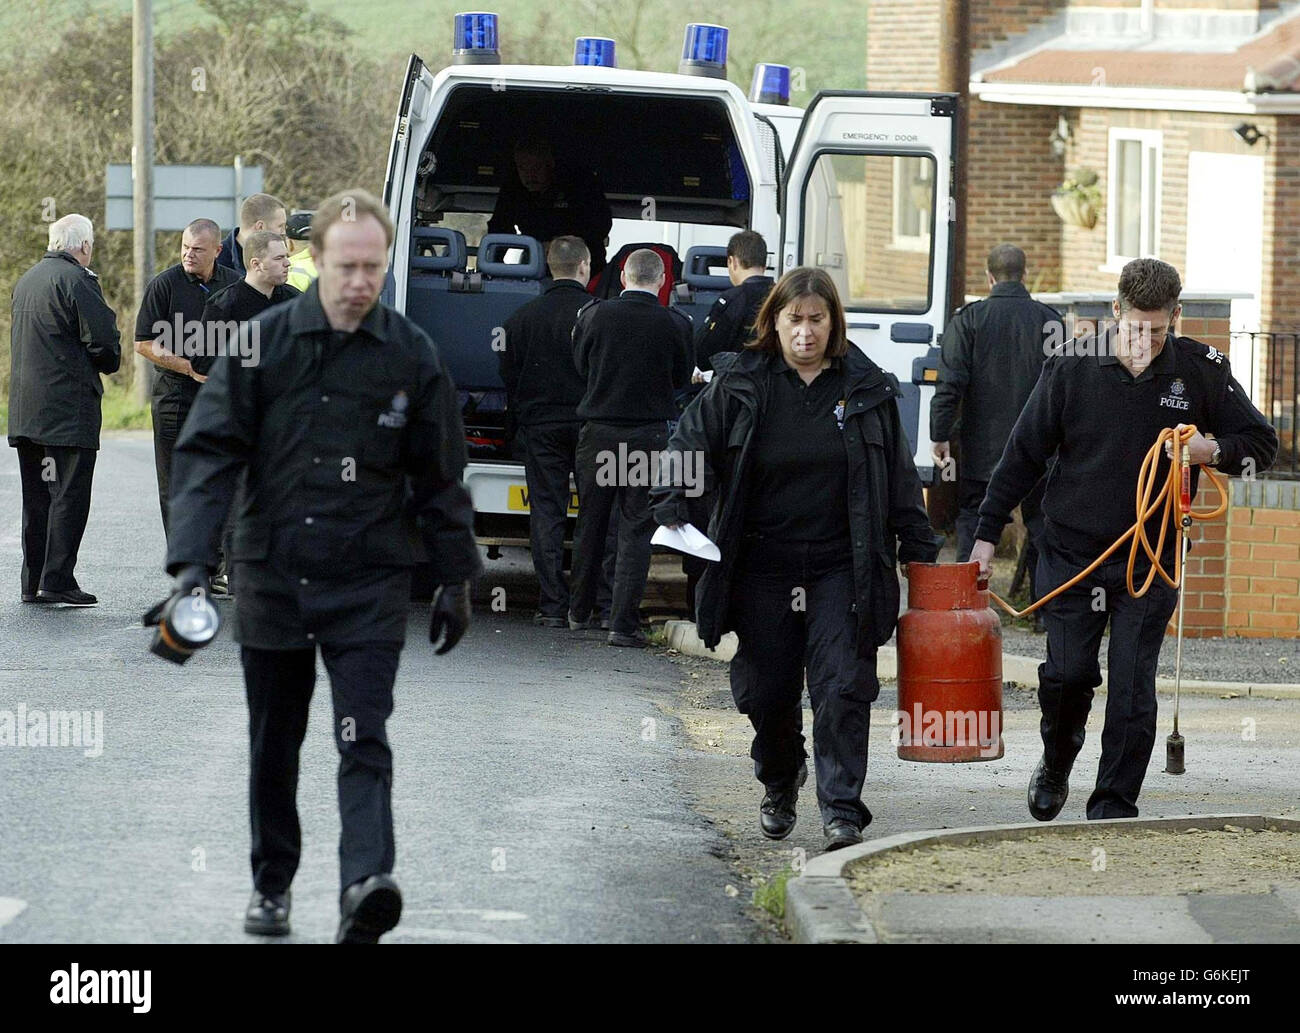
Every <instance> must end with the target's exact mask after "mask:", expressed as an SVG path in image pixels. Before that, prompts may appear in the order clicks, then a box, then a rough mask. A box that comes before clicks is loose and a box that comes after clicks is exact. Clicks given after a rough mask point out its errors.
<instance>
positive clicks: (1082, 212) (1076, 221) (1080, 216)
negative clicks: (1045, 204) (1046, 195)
mask: <svg viewBox="0 0 1300 1033" xmlns="http://www.w3.org/2000/svg"><path fill="white" fill-rule="evenodd" d="M1052 208H1053V210H1054V211H1055V212H1056V214H1057V215H1058V216H1059V217H1060V219H1061V221H1062V222H1067V223H1069V224H1070V225H1071V226H1082V227H1083V228H1084V229H1085V230H1090V229H1092V228H1093V227H1094V226H1096V225H1097V209H1096V208H1095V207H1093V204H1092V202H1091V201H1089V200H1088V199H1087V198H1086V197H1080V196H1079V195H1078V194H1074V193H1069V194H1053V195H1052Z"/></svg>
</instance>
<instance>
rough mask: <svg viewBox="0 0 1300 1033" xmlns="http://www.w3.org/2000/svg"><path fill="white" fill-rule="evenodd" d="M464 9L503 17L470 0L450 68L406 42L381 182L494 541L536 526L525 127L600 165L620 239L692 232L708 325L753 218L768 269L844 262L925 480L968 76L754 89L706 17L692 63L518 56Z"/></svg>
mask: <svg viewBox="0 0 1300 1033" xmlns="http://www.w3.org/2000/svg"><path fill="white" fill-rule="evenodd" d="M465 18H472V19H484V18H495V16H490V15H461V16H457V40H456V47H455V58H454V60H455V61H456V62H457V63H454V64H452V65H451V66H450V67H447V68H445V69H443V70H442V71H440V72H438V73H437V74H434V73H432V72H430V71H429V70H428V69H427V68H426V67H425V65H424V62H423V61H422V60H421V59H420V58H419V57H417V56H414V55H412V57H411V59H410V62H409V65H408V68H407V75H406V79H405V83H404V86H403V89H402V96H401V103H400V107H399V110H398V115H397V119H396V123H395V126H394V131H393V141H392V149H391V152H390V155H389V161H388V169H387V174H386V178H385V183H384V201H385V203H386V204H387V205H388V208H389V210H390V211H391V213H392V217H393V221H394V223H395V224H396V227H397V234H396V238H395V241H394V246H393V257H392V274H391V277H390V283H389V285H388V288H387V289H386V292H385V296H384V300H385V301H387V302H388V303H389V304H391V305H393V306H394V307H395V308H397V309H398V310H399V311H402V312H404V313H406V314H407V315H408V316H409V317H411V318H412V319H414V320H415V321H416V322H418V323H419V324H420V325H421V326H423V327H424V328H425V330H427V331H428V333H429V335H430V336H431V337H432V338H433V340H434V341H435V342H436V343H437V345H438V348H439V351H440V352H441V354H442V355H443V357H444V359H445V361H446V362H447V364H448V366H449V367H450V369H451V372H452V376H453V378H454V379H455V381H456V384H457V387H458V389H459V392H460V398H461V402H462V407H463V409H462V411H463V415H464V420H465V428H466V437H467V442H468V446H469V452H470V463H469V466H468V468H467V469H466V473H465V481H466V484H467V487H468V488H469V491H470V494H471V496H472V498H473V500H474V509H475V513H476V517H475V519H476V528H475V530H476V533H477V534H478V536H479V541H480V543H481V544H484V545H487V546H488V547H489V555H495V554H496V553H497V550H498V549H499V548H500V547H501V546H526V545H527V542H528V533H527V512H528V499H527V490H526V486H525V481H524V472H523V465H522V462H520V461H519V460H517V459H515V458H512V455H511V442H509V441H508V440H506V433H505V426H506V423H505V417H504V411H503V410H504V389H503V387H502V383H501V380H500V377H499V374H498V372H497V365H498V359H499V349H500V347H501V343H502V340H503V334H502V333H501V330H500V328H501V326H502V324H503V322H504V321H505V319H506V317H507V316H508V315H509V314H510V313H511V312H512V311H513V310H514V309H515V308H517V307H518V306H520V305H522V304H524V303H525V302H527V301H529V300H530V299H531V298H534V297H536V296H537V295H538V294H539V293H540V292H541V290H542V280H543V275H544V270H545V259H544V256H543V255H542V254H541V244H540V242H538V241H534V240H531V238H525V239H521V238H518V237H508V238H505V237H500V236H499V235H498V236H487V237H485V236H484V233H485V230H486V225H487V219H488V217H489V216H490V215H491V213H492V211H493V207H494V205H495V203H496V198H497V194H498V191H499V188H500V185H501V183H502V182H503V178H504V177H505V176H507V175H510V174H511V173H512V169H511V164H510V163H511V161H512V154H513V145H514V142H515V141H516V140H517V139H518V138H519V137H520V136H522V135H524V134H529V135H530V136H537V135H543V136H545V137H546V138H547V139H549V140H550V141H551V143H552V150H553V151H554V153H555V155H556V156H557V158H563V159H564V160H566V161H569V162H578V163H580V164H582V165H583V166H585V167H587V168H590V169H591V170H592V171H593V172H594V173H595V174H596V175H597V176H598V178H599V180H600V181H601V182H602V184H603V189H604V192H605V195H606V197H607V199H608V201H609V204H610V207H611V209H612V212H613V216H614V226H613V230H612V231H611V234H610V239H609V246H608V250H607V254H608V256H609V257H613V256H614V255H615V254H616V252H617V251H618V250H619V248H620V247H621V246H622V245H625V244H628V243H636V242H655V243H658V244H661V245H664V246H666V248H667V249H669V250H670V251H672V252H675V253H676V255H677V256H678V257H679V258H680V259H681V260H682V266H683V275H682V281H683V282H681V283H679V285H678V286H677V288H676V290H675V292H674V295H673V298H672V301H671V304H673V305H676V306H679V307H681V308H682V309H683V310H684V311H685V312H686V313H687V314H688V315H690V316H692V317H693V318H694V319H695V320H696V322H697V324H698V323H699V322H700V321H702V319H703V317H704V315H705V313H707V312H708V310H709V307H710V306H711V305H712V303H713V301H714V300H715V299H716V298H717V296H718V294H719V293H721V291H722V290H724V289H726V288H727V287H728V286H730V284H729V281H727V279H726V277H725V269H722V268H720V267H721V266H723V265H725V247H726V243H727V240H728V238H729V237H730V236H731V235H732V234H733V233H735V232H737V231H738V230H741V229H752V230H756V231H757V232H759V233H761V234H762V235H763V237H764V238H765V239H766V240H767V241H768V242H769V245H770V246H771V247H773V249H774V253H773V254H771V255H770V258H769V262H770V266H771V272H772V273H773V274H774V275H777V276H779V275H780V274H782V273H784V272H785V271H786V270H789V269H792V268H794V267H796V266H800V265H813V266H820V267H821V268H824V269H826V270H827V271H828V272H829V273H831V275H832V276H833V277H834V279H835V281H836V283H837V285H838V286H839V288H840V291H841V296H842V298H843V300H844V303H845V308H846V310H847V313H848V321H849V336H850V337H851V339H852V341H853V343H854V344H855V345H857V347H859V348H861V349H862V350H863V351H864V352H866V354H867V355H869V356H870V357H871V358H872V359H873V360H874V361H875V362H876V363H878V364H879V365H880V366H882V367H883V368H884V369H886V370H888V371H889V372H891V373H893V374H894V375H895V376H897V377H898V379H899V382H900V384H901V386H902V393H901V397H900V399H899V403H900V405H901V407H902V415H903V424H904V427H905V429H906V431H907V434H908V438H909V441H910V443H911V445H912V448H913V452H914V456H915V459H916V464H917V468H918V470H919V471H920V473H921V476H922V478H923V480H926V481H927V482H928V481H929V480H930V478H931V477H932V474H933V470H932V461H931V459H930V455H929V402H930V397H931V396H932V394H933V387H932V386H927V385H929V384H932V382H933V379H934V375H935V374H934V371H935V369H936V367H937V355H938V348H937V342H938V337H939V334H940V333H941V331H942V329H943V321H944V318H945V316H946V314H947V312H948V298H949V291H950V284H949V270H950V266H951V254H950V251H951V248H950V240H951V234H950V219H951V218H952V213H953V205H952V201H951V195H952V155H953V153H954V146H953V141H954V130H955V120H956V114H955V113H956V101H955V98H954V97H953V96H952V95H948V94H934V95H931V94H899V93H866V92H843V91H826V92H822V93H818V94H817V95H816V96H815V97H814V98H813V99H812V102H811V103H810V104H809V105H808V107H807V109H799V108H793V107H789V106H785V105H782V104H772V103H756V102H751V101H750V100H749V99H748V98H747V97H746V96H745V94H744V93H743V92H742V91H741V90H740V89H738V88H737V87H736V86H734V85H732V84H731V83H730V82H728V81H727V80H726V79H725V78H723V77H722V76H724V75H725V52H723V53H722V54H721V56H720V59H719V55H718V54H717V48H716V46H714V47H713V50H712V51H710V52H709V53H707V54H706V53H694V54H692V53H691V50H690V48H691V47H692V39H698V38H699V36H700V29H701V28H703V29H705V30H712V29H713V27H708V26H706V27H699V26H691V27H688V30H687V52H686V53H685V54H684V57H683V64H682V71H681V72H680V73H678V74H668V73H661V72H642V71H636V70H632V69H625V68H616V67H608V66H604V65H594V66H593V65H574V66H563V67H550V66H533V65H505V64H500V63H499V59H498V58H497V54H496V46H495V23H494V22H493V23H492V24H491V26H489V28H490V29H491V31H490V32H479V33H474V32H470V31H463V26H462V24H461V19H465ZM479 28H483V26H479ZM718 31H720V32H721V33H722V34H723V42H724V45H725V30H716V31H715V32H714V36H713V38H712V43H713V44H716V42H717V40H716V32H718ZM693 33H694V35H693ZM581 49H582V41H581V40H580V41H579V50H580V51H581ZM611 268H612V267H611ZM614 275H617V271H616V270H615V271H614ZM576 501H577V500H576V498H575V499H572V500H571V502H572V503H573V505H572V506H571V510H572V511H573V512H576Z"/></svg>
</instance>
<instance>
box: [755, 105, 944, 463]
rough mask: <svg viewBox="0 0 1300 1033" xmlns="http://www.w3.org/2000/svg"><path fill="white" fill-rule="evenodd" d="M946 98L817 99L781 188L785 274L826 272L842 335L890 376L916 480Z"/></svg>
mask: <svg viewBox="0 0 1300 1033" xmlns="http://www.w3.org/2000/svg"><path fill="white" fill-rule="evenodd" d="M956 112H957V102H956V97H955V95H953V94H909V93H863V92H856V91H854V92H841V91H827V92H823V93H819V94H817V96H816V97H814V98H813V102H812V104H810V105H809V107H808V110H807V113H806V114H805V116H804V120H803V125H802V126H801V128H800V130H799V136H798V139H797V140H796V142H795V145H794V148H793V151H792V153H791V155H790V160H789V163H788V165H787V167H786V174H785V178H784V181H783V183H782V193H783V198H782V199H783V204H782V219H781V226H782V232H781V245H782V246H781V254H780V265H781V271H782V272H786V271H788V270H790V269H793V268H795V267H796V266H800V265H810V266H817V267H819V268H822V269H825V270H826V271H827V272H828V273H830V275H831V277H832V278H833V279H834V280H835V283H836V285H837V287H838V288H839V291H840V297H841V298H842V299H843V301H844V307H845V311H846V313H847V316H848V323H849V337H850V339H851V340H852V341H853V343H854V344H856V345H857V346H858V347H859V348H861V349H862V350H863V351H864V352H865V353H866V354H867V355H868V356H869V357H870V358H871V359H872V360H873V361H874V362H875V363H876V364H877V365H879V366H880V367H881V368H883V369H885V370H887V371H888V372H890V373H893V374H894V375H895V376H896V377H898V380H899V384H900V385H901V387H902V395H901V397H900V398H899V407H900V409H901V411H902V416H903V427H904V429H905V430H906V431H907V435H908V440H909V442H910V443H911V445H912V451H913V455H914V457H915V459H916V465H917V469H918V471H919V472H920V474H921V476H922V479H923V480H925V481H927V482H928V481H929V480H930V479H931V477H932V475H933V461H932V460H931V458H930V448H929V441H930V399H931V398H932V397H933V395H934V387H933V380H934V370H936V369H937V358H938V340H939V335H940V334H941V333H942V332H943V327H944V322H945V319H946V317H947V314H948V299H949V292H950V290H951V289H952V285H950V283H949V278H950V275H951V268H952V255H951V239H952V233H951V220H952V218H953V217H954V210H955V206H954V204H953V202H952V172H953V169H952V162H953V154H954V153H955V148H954V141H955V132H956V118H957V114H956Z"/></svg>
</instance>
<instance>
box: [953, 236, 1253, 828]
mask: <svg viewBox="0 0 1300 1033" xmlns="http://www.w3.org/2000/svg"><path fill="white" fill-rule="evenodd" d="M1181 291H1182V283H1181V282H1180V280H1179V277H1178V273H1177V271H1176V270H1175V269H1174V267H1173V266H1171V265H1168V264H1167V263H1165V262H1161V261H1158V260H1157V259H1154V258H1143V259H1138V260H1136V261H1132V262H1129V263H1128V264H1127V265H1126V266H1125V267H1124V269H1123V272H1122V273H1121V274H1120V278H1119V291H1118V295H1119V296H1118V298H1117V299H1116V301H1115V302H1114V313H1115V317H1116V319H1117V320H1118V322H1117V323H1116V324H1115V325H1114V326H1111V327H1107V328H1105V329H1104V330H1103V332H1102V333H1101V334H1100V335H1099V336H1098V338H1097V340H1096V341H1095V342H1091V341H1086V340H1083V341H1073V342H1065V343H1064V347H1063V348H1061V349H1060V350H1061V351H1062V352H1063V354H1059V355H1054V356H1053V357H1051V358H1049V359H1048V361H1047V363H1046V365H1045V366H1044V367H1043V373H1042V376H1041V377H1040V378H1039V381H1038V383H1037V385H1036V386H1035V387H1034V390H1033V393H1032V394H1031V395H1030V396H1029V401H1028V402H1027V403H1026V405H1025V408H1024V411H1023V412H1022V413H1021V414H1020V418H1019V419H1018V420H1017V421H1016V425H1015V428H1014V430H1013V431H1012V432H1011V437H1010V439H1009V440H1008V441H1007V446H1006V451H1004V452H1003V454H1002V459H1001V461H1000V462H999V463H998V465H997V468H996V469H995V470H994V471H993V478H992V480H990V481H989V487H988V493H987V494H986V495H985V497H984V503H983V505H982V506H980V512H979V517H980V520H979V527H978V529H977V530H976V535H975V537H976V539H977V540H976V543H975V548H974V550H973V551H972V552H971V559H973V560H976V561H978V562H979V564H980V568H981V570H983V571H986V572H987V571H988V570H989V568H990V565H991V563H992V560H993V549H994V544H995V543H996V542H997V540H998V537H999V536H1000V535H1001V533H1002V528H1003V527H1004V526H1005V525H1006V522H1007V520H1008V519H1009V518H1010V515H1011V510H1012V509H1013V508H1014V507H1015V505H1016V504H1017V503H1018V502H1019V501H1020V500H1021V499H1022V498H1024V496H1025V495H1026V494H1027V493H1028V492H1029V490H1030V489H1031V488H1032V487H1033V486H1034V485H1035V484H1036V483H1037V482H1038V479H1039V478H1040V477H1041V476H1042V474H1043V470H1044V468H1045V467H1046V465H1047V460H1048V458H1049V457H1050V456H1051V455H1052V454H1053V453H1056V456H1057V458H1056V464H1055V467H1054V469H1053V471H1052V476H1051V479H1050V480H1049V481H1048V484H1047V488H1046V492H1045V494H1044V497H1043V514H1044V527H1043V547H1042V549H1041V550H1040V552H1039V556H1038V590H1039V591H1040V592H1041V593H1043V594H1044V595H1046V594H1047V593H1048V592H1050V591H1052V590H1053V589H1054V588H1056V587H1057V586H1059V585H1061V584H1064V583H1065V582H1066V581H1067V580H1069V579H1070V578H1071V577H1072V576H1074V575H1075V574H1076V573H1078V572H1079V571H1080V570H1082V569H1083V568H1084V567H1086V566H1087V565H1088V564H1090V563H1091V562H1092V561H1093V560H1094V559H1096V557H1097V556H1098V555H1099V554H1100V553H1102V552H1104V551H1105V550H1106V548H1107V547H1108V546H1110V545H1111V543H1112V542H1113V541H1114V540H1115V539H1116V538H1118V537H1120V536H1121V535H1122V534H1124V532H1125V531H1126V530H1127V529H1128V528H1129V527H1130V526H1132V524H1133V521H1134V509H1133V504H1134V503H1133V500H1134V498H1135V496H1136V489H1137V479H1138V471H1139V468H1140V467H1141V464H1142V461H1143V458H1144V456H1145V455H1146V453H1147V451H1148V449H1150V447H1151V444H1152V442H1153V441H1154V440H1155V439H1156V437H1157V435H1158V434H1159V433H1160V432H1161V431H1162V430H1164V429H1165V428H1169V427H1177V426H1181V425H1183V424H1195V425H1196V427H1197V434H1196V435H1195V437H1193V438H1192V440H1191V461H1192V463H1193V464H1194V465H1193V466H1192V494H1193V495H1195V493H1196V480H1197V477H1198V474H1199V471H1198V469H1197V465H1196V464H1205V465H1207V466H1212V467H1217V468H1218V469H1220V470H1223V471H1225V472H1226V473H1229V474H1241V473H1242V472H1243V471H1247V470H1249V471H1253V472H1259V471H1262V470H1264V469H1266V468H1267V467H1268V466H1269V465H1270V464H1271V463H1272V461H1273V458H1274V456H1275V455H1276V453H1277V434H1276V432H1275V431H1274V430H1273V428H1272V427H1271V426H1269V423H1268V421H1267V420H1265V419H1264V417H1263V415H1261V414H1260V412H1259V411H1258V410H1257V409H1256V408H1255V407H1254V406H1253V405H1252V404H1251V402H1250V398H1249V396H1248V395H1247V394H1246V392H1245V391H1244V390H1242V387H1241V385H1240V384H1238V383H1237V382H1236V380H1234V379H1233V377H1232V373H1231V370H1230V369H1229V367H1228V364H1227V363H1226V362H1225V356H1224V355H1223V353H1222V352H1219V351H1217V350H1216V349H1214V348H1208V347H1206V346H1205V345H1204V344H1201V343H1200V342H1199V341H1194V340H1192V339H1191V338H1187V337H1176V336H1174V333H1173V326H1174V324H1175V322H1176V321H1177V319H1178V315H1179V312H1180V306H1179V304H1178V297H1179V294H1180V293H1181ZM1094 344H1095V347H1094ZM1168 461H1169V460H1168V459H1167V458H1166V459H1162V460H1161V465H1162V468H1163V470H1164V473H1166V474H1167V472H1168V467H1167V466H1164V463H1166V462H1168ZM1157 477H1158V478H1160V477H1162V474H1161V472H1160V471H1159V470H1158V471H1157ZM1160 520H1161V517H1160V516H1159V515H1157V516H1153V517H1152V518H1151V519H1150V520H1149V521H1148V525H1147V534H1148V535H1149V537H1150V540H1151V541H1152V542H1154V541H1156V540H1157V538H1158V536H1159V533H1160ZM1178 539H1179V535H1178V534H1176V533H1170V534H1168V535H1167V536H1166V540H1165V546H1164V552H1163V555H1162V556H1161V563H1162V564H1163V566H1164V567H1165V569H1166V570H1170V571H1172V570H1173V569H1174V551H1175V548H1176V545H1175V543H1176V542H1177V540H1178ZM1125 552H1126V550H1120V553H1119V554H1117V555H1116V556H1115V557H1113V558H1111V559H1110V560H1108V561H1107V562H1105V563H1103V564H1102V565H1101V566H1100V567H1099V568H1098V569H1097V570H1096V571H1095V572H1094V573H1092V574H1090V575H1089V576H1088V577H1087V578H1085V579H1083V580H1082V581H1081V582H1080V583H1079V584H1078V585H1077V586H1075V587H1073V588H1070V589H1069V590H1067V591H1066V592H1064V593H1062V594H1061V595H1059V596H1057V597H1056V598H1055V599H1053V600H1052V601H1051V602H1049V603H1047V604H1046V606H1044V607H1043V612H1044V621H1045V623H1046V625H1047V661H1046V663H1044V664H1042V665H1041V666H1040V667H1039V669H1038V680H1039V688H1038V700H1039V704H1040V705H1041V707H1042V722H1041V732H1042V737H1043V756H1042V759H1041V760H1039V762H1038V765H1037V767H1036V768H1035V769H1034V773H1033V777H1032V778H1031V779H1030V783H1029V812H1030V813H1031V814H1032V815H1033V816H1034V817H1035V818H1037V819H1038V820H1039V821H1050V820H1051V819H1052V818H1054V817H1056V815H1057V814H1058V813H1060V810H1061V808H1062V807H1063V806H1064V804H1065V801H1066V797H1067V795H1068V794H1069V781H1068V780H1069V775H1070V770H1071V767H1072V766H1073V764H1074V759H1075V757H1076V756H1077V755H1078V753H1079V750H1080V748H1082V746H1083V739H1084V725H1085V723H1086V722H1087V719H1088V710H1089V707H1090V706H1091V703H1092V695H1093V690H1094V689H1095V688H1096V687H1097V686H1098V685H1100V684H1101V670H1100V667H1099V665H1098V662H1097V654H1098V650H1099V648H1100V644H1101V638H1102V635H1103V634H1104V633H1105V631H1106V626H1107V624H1108V623H1109V625H1110V653H1109V660H1108V664H1107V669H1108V671H1109V677H1108V683H1107V690H1106V691H1107V696H1106V721H1105V725H1104V726H1103V728H1102V733H1101V763H1100V765H1099V766H1098V769H1097V783H1096V787H1095V789H1094V790H1093V793H1092V795H1091V797H1090V798H1089V799H1088V805H1087V816H1088V817H1089V818H1131V817H1136V815H1137V813H1138V807H1137V799H1138V794H1139V792H1141V789H1142V780H1143V777H1144V776H1145V775H1146V769H1147V763H1148V761H1149V760H1150V758H1151V748H1152V746H1153V745H1154V743H1155V736H1156V685H1155V679H1156V664H1157V661H1158V659H1159V656H1160V647H1161V645H1162V644H1163V642H1164V637H1165V629H1166V626H1167V625H1168V623H1169V618H1170V616H1171V614H1172V613H1173V611H1174V607H1175V605H1176V604H1177V600H1178V593H1177V591H1176V590H1175V589H1173V588H1170V587H1169V586H1168V585H1166V584H1165V583H1164V581H1163V580H1161V579H1160V578H1159V577H1158V576H1157V577H1155V578H1154V579H1153V581H1152V584H1151V586H1150V588H1149V590H1148V591H1147V593H1146V594H1145V595H1143V596H1142V597H1141V598H1136V599H1135V598H1133V597H1131V596H1130V595H1129V594H1128V591H1127V587H1126V577H1125V567H1126V563H1127V559H1126V557H1125V556H1124V555H1123V553H1125ZM1149 572H1150V566H1149V564H1148V563H1147V562H1146V560H1145V558H1144V557H1143V558H1140V559H1139V561H1138V564H1137V567H1136V570H1135V577H1136V579H1137V581H1138V583H1141V582H1142V581H1145V579H1146V575H1147V574H1148V573H1149Z"/></svg>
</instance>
